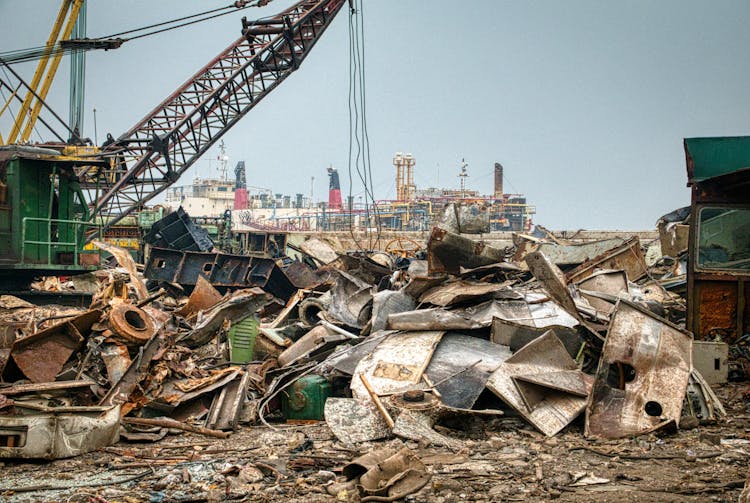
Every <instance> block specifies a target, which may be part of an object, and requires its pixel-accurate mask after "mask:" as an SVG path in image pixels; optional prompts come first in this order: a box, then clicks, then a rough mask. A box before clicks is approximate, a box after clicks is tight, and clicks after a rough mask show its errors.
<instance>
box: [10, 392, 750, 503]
mask: <svg viewBox="0 0 750 503" xmlns="http://www.w3.org/2000/svg"><path fill="white" fill-rule="evenodd" d="M715 389H716V392H717V394H718V395H719V396H720V397H721V399H722V402H723V403H724V406H725V407H726V409H727V412H728V418H729V419H728V420H727V421H725V422H724V423H721V424H713V425H703V426H700V427H696V428H694V429H682V430H680V431H678V432H671V433H670V432H660V433H659V434H653V435H647V436H642V437H638V438H627V439H621V440H616V441H601V440H587V439H585V438H584V437H583V434H582V430H583V426H582V424H581V421H580V419H579V421H578V422H576V423H574V424H572V425H570V426H569V427H568V428H567V429H566V430H564V431H563V432H562V433H561V434H559V435H557V436H555V437H552V438H546V437H545V436H543V435H542V434H540V433H538V432H536V431H535V430H533V429H532V428H531V427H530V426H529V425H527V424H526V423H525V422H523V421H522V420H520V419H518V418H512V417H503V418H499V419H491V420H487V419H476V420H474V421H471V422H469V424H463V425H460V427H461V429H460V430H458V429H453V428H456V425H451V426H452V427H453V428H447V427H442V426H439V427H438V428H439V429H440V431H441V432H442V433H445V434H447V435H451V436H453V437H455V438H460V439H462V440H463V448H462V449H461V450H460V451H459V452H452V451H450V450H448V449H446V448H438V447H427V446H421V445H419V444H418V443H416V442H411V441H407V442H405V445H406V446H408V447H410V448H412V449H413V450H415V452H416V453H417V455H418V456H419V457H420V459H421V460H422V461H423V462H424V463H425V464H426V465H427V466H428V468H429V470H430V471H431V472H432V479H431V480H430V482H429V483H428V484H427V486H426V487H424V488H423V489H422V490H421V491H420V492H418V493H416V494H413V495H410V496H409V497H407V499H406V500H407V501H414V502H422V501H424V502H435V503H449V502H460V501H550V500H557V501H561V502H566V501H576V502H602V501H612V502H614V501H617V502H636V501H639V502H640V501H659V502H678V501H679V502H683V501H717V502H724V501H726V502H729V501H737V499H738V496H739V493H740V491H741V489H742V486H743V484H744V482H745V478H746V475H747V473H748V468H747V467H748V458H750V401H748V398H747V397H745V395H744V394H745V392H748V391H750V384H746V383H743V384H728V385H725V386H721V387H716V388H715ZM274 428H276V429H275V430H273V429H270V428H268V427H265V426H263V427H243V428H242V429H241V430H240V431H238V432H236V433H234V434H233V435H232V436H231V437H230V438H228V439H226V440H219V439H212V438H208V437H203V436H199V435H194V434H178V435H174V436H172V435H170V436H167V437H166V438H165V439H163V440H161V441H160V442H157V443H126V442H120V443H119V444H117V445H115V446H113V447H110V448H107V449H105V450H104V451H99V452H95V453H90V454H87V455H84V456H80V457H77V458H73V459H66V460H59V461H54V462H37V463H29V462H11V461H6V462H5V463H4V465H3V466H2V477H1V478H0V486H1V489H0V491H1V492H0V494H2V496H1V497H2V498H3V501H11V502H27V501H34V502H37V501H44V502H48V501H49V502H53V501H54V502H99V503H104V502H113V503H114V502H128V503H130V502H141V501H144V502H188V501H190V502H199V501H268V502H271V501H291V502H304V503H311V502H315V501H336V500H338V501H357V500H358V497H357V496H356V494H355V493H354V492H353V491H351V490H350V491H340V492H339V493H338V494H336V495H330V494H328V491H327V486H328V485H330V484H333V483H334V482H335V481H339V482H340V481H343V480H344V479H343V477H342V476H341V475H340V470H341V468H342V466H344V465H345V464H346V463H347V462H349V461H350V460H351V459H353V458H354V457H356V456H358V455H360V454H362V453H365V452H367V451H369V450H372V449H374V448H378V447H382V446H385V445H388V444H389V443H395V444H400V443H402V441H401V440H399V439H391V440H386V441H383V442H373V443H370V444H358V445H356V446H352V445H344V444H342V443H340V442H339V441H337V439H336V438H335V437H334V436H333V435H332V433H331V432H330V430H329V429H328V427H327V426H326V425H325V423H316V424H307V425H295V426H290V425H284V424H279V425H274Z"/></svg>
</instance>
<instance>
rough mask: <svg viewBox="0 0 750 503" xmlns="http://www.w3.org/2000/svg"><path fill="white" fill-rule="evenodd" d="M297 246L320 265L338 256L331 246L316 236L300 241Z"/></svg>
mask: <svg viewBox="0 0 750 503" xmlns="http://www.w3.org/2000/svg"><path fill="white" fill-rule="evenodd" d="M299 247H300V249H301V250H302V251H303V252H305V253H307V254H308V255H310V256H311V257H312V258H314V259H315V260H317V261H318V262H319V263H320V264H321V265H325V264H329V263H331V262H333V261H334V260H336V259H337V258H339V255H338V253H336V250H335V249H334V248H333V246H331V245H330V244H328V243H326V242H325V241H322V240H320V239H317V238H310V239H307V240H306V241H303V242H302V243H300V245H299Z"/></svg>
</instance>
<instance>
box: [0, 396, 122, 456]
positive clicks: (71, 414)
mask: <svg viewBox="0 0 750 503" xmlns="http://www.w3.org/2000/svg"><path fill="white" fill-rule="evenodd" d="M17 406H20V405H18V404H17ZM119 431H120V407H51V408H47V407H39V406H37V407H34V411H33V412H32V413H31V414H28V415H13V416H0V436H3V437H6V438H12V439H13V440H12V443H13V445H12V446H7V445H6V446H1V447H0V458H10V459H18V458H26V459H60V458H69V457H73V456H78V455H80V454H84V453H87V452H91V451H95V450H98V449H102V448H104V447H107V446H109V445H112V444H115V443H117V441H118V440H119Z"/></svg>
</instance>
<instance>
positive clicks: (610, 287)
mask: <svg viewBox="0 0 750 503" xmlns="http://www.w3.org/2000/svg"><path fill="white" fill-rule="evenodd" d="M576 286H577V287H578V290H579V292H580V293H581V296H582V297H583V298H584V299H586V300H587V301H588V303H589V304H591V307H593V308H594V309H596V310H597V311H602V312H604V313H607V314H609V313H611V312H612V310H613V309H614V307H615V305H614V302H609V301H607V300H604V299H602V298H599V297H597V296H596V295H593V292H599V293H604V294H607V295H612V296H615V297H616V296H617V295H618V294H619V293H627V292H628V276H627V274H625V271H609V270H603V271H597V272H595V273H594V274H592V275H591V276H589V277H588V278H586V279H584V280H583V281H581V282H579V283H578V284H577V285H576ZM589 292H591V293H589Z"/></svg>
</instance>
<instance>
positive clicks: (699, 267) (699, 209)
mask: <svg viewBox="0 0 750 503" xmlns="http://www.w3.org/2000/svg"><path fill="white" fill-rule="evenodd" d="M705 210H725V211H742V212H746V213H747V214H748V225H750V205H737V204H700V205H697V206H696V213H697V216H696V217H697V218H696V219H695V222H696V232H695V237H694V239H695V242H694V245H695V249H696V251H697V253H695V254H694V256H693V261H694V267H695V270H696V271H700V272H708V273H719V272H726V273H729V274H732V275H750V257H748V258H747V259H744V260H746V261H747V264H746V265H745V267H744V268H731V267H722V265H724V263H722V262H719V263H717V265H716V266H710V265H706V264H705V263H701V257H702V256H703V253H702V252H701V251H700V250H701V238H702V237H703V232H702V231H703V229H704V221H703V220H702V217H703V212H704V211H705ZM723 214H726V213H723ZM717 216H721V215H717ZM713 218H716V217H713ZM722 232H727V231H725V230H724V229H722ZM730 239H731V238H730ZM749 244H750V243H749ZM747 251H748V252H750V248H749V249H748V250H747Z"/></svg>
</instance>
